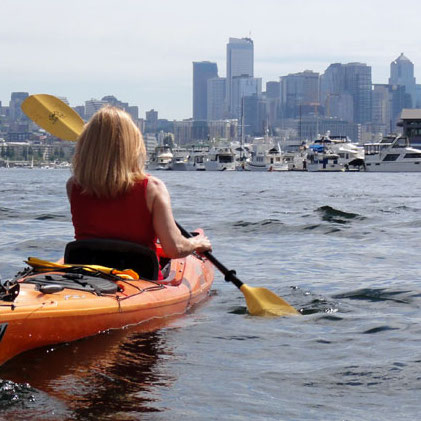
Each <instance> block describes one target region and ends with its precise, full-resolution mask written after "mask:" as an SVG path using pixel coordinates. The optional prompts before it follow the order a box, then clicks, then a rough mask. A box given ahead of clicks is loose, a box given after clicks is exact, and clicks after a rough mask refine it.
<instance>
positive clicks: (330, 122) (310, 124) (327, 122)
mask: <svg viewBox="0 0 421 421" xmlns="http://www.w3.org/2000/svg"><path fill="white" fill-rule="evenodd" d="M299 125H300V127H299V128H298V127H297V132H298V131H299V132H300V133H301V137H300V140H314V139H316V138H318V137H319V136H320V135H323V134H325V133H327V132H330V134H331V135H332V136H348V137H349V138H350V139H351V140H352V141H353V142H360V141H361V136H362V127H361V124H356V123H352V122H349V121H344V120H340V119H338V118H333V117H331V118H323V117H321V118H320V117H315V116H305V117H303V118H302V120H301V121H300V123H299Z"/></svg>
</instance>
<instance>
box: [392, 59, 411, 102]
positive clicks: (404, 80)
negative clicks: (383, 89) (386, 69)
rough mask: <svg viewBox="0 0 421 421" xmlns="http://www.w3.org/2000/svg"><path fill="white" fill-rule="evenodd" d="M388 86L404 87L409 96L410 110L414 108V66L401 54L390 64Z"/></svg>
mask: <svg viewBox="0 0 421 421" xmlns="http://www.w3.org/2000/svg"><path fill="white" fill-rule="evenodd" d="M389 84H390V85H401V86H405V90H406V93H408V94H409V95H410V96H411V108H414V107H415V106H416V97H417V95H416V81H415V77H414V64H413V63H412V61H411V60H409V58H408V57H406V56H405V55H404V54H403V53H401V55H400V56H399V57H398V58H397V59H396V60H394V61H392V63H390V78H389Z"/></svg>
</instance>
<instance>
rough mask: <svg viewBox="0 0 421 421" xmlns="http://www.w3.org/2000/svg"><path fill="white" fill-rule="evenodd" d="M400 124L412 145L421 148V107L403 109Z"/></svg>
mask: <svg viewBox="0 0 421 421" xmlns="http://www.w3.org/2000/svg"><path fill="white" fill-rule="evenodd" d="M398 126H399V127H402V129H403V130H402V131H403V136H406V137H407V138H408V139H409V142H410V144H411V146H412V147H414V148H417V149H421V109H403V110H402V113H401V116H400V121H399V122H398Z"/></svg>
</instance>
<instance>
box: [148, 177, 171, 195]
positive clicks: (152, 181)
mask: <svg viewBox="0 0 421 421" xmlns="http://www.w3.org/2000/svg"><path fill="white" fill-rule="evenodd" d="M147 178H148V190H149V191H154V192H156V193H159V192H161V191H167V188H166V187H165V184H164V182H163V181H162V180H160V179H159V178H156V177H154V176H152V175H148V176H147Z"/></svg>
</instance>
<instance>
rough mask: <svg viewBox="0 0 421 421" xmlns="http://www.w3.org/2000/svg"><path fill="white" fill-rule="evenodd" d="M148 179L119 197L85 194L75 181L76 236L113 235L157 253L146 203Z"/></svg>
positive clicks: (102, 236)
mask: <svg viewBox="0 0 421 421" xmlns="http://www.w3.org/2000/svg"><path fill="white" fill-rule="evenodd" d="M147 185H148V178H145V179H143V180H141V181H138V182H137V183H136V184H135V185H134V186H133V187H132V188H131V189H130V190H129V191H128V192H126V193H123V194H120V195H118V196H117V197H116V198H112V199H108V198H98V197H95V196H93V195H90V194H85V193H82V188H81V187H80V186H79V185H78V184H76V183H74V184H73V188H72V192H71V199H70V207H71V212H72V220H73V226H74V228H75V239H76V240H83V239H88V238H112V239H117V240H124V241H131V242H133V243H138V244H143V245H145V246H148V247H150V248H151V249H152V250H154V251H155V252H156V247H155V242H156V234H155V231H154V229H153V224H152V215H151V213H150V212H149V209H148V208H147V206H146V188H147Z"/></svg>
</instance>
